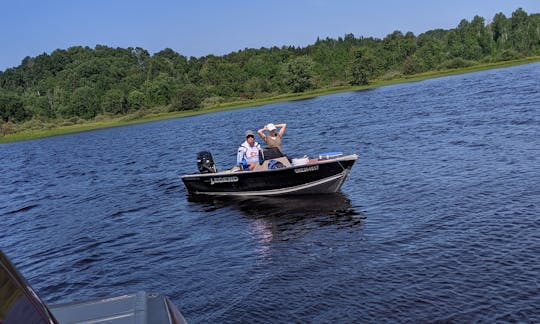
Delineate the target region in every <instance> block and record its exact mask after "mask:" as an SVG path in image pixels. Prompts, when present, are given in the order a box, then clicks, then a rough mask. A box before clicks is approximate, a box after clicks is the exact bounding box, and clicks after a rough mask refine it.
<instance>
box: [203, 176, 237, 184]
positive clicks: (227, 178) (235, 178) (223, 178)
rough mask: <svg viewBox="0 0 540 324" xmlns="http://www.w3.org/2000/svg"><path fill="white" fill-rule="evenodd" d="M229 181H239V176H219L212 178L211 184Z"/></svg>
mask: <svg viewBox="0 0 540 324" xmlns="http://www.w3.org/2000/svg"><path fill="white" fill-rule="evenodd" d="M227 182H238V177H219V178H210V184H211V185H213V184H214V183H227Z"/></svg>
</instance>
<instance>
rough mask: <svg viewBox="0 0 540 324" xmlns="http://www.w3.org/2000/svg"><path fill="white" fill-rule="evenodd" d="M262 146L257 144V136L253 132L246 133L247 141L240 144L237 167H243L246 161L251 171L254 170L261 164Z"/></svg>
mask: <svg viewBox="0 0 540 324" xmlns="http://www.w3.org/2000/svg"><path fill="white" fill-rule="evenodd" d="M260 149H261V146H260V145H259V143H257V142H255V135H254V134H253V132H252V131H251V130H248V131H246V140H245V141H244V143H242V144H240V147H239V148H238V154H237V155H236V165H238V166H239V167H242V165H243V164H244V163H243V162H244V161H245V162H246V164H247V166H248V167H249V170H253V168H255V166H256V165H257V164H258V163H259V150H260Z"/></svg>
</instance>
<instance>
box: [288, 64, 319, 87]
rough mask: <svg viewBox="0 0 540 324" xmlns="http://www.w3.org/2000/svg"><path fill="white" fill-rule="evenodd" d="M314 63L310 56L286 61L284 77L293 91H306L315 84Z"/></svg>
mask: <svg viewBox="0 0 540 324" xmlns="http://www.w3.org/2000/svg"><path fill="white" fill-rule="evenodd" d="M313 65H314V63H313V60H312V59H311V58H310V57H308V56H299V57H296V58H294V59H292V60H291V61H290V62H288V63H286V65H285V71H284V79H285V83H286V84H287V86H288V87H289V88H290V89H291V90H292V91H293V92H296V93H298V92H304V91H306V90H309V89H312V88H313V87H314V86H315V83H314V75H313Z"/></svg>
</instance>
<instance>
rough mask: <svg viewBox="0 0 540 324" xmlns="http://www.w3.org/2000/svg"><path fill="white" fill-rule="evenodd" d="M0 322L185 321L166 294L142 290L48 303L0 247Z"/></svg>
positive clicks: (173, 323)
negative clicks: (86, 299)
mask: <svg viewBox="0 0 540 324" xmlns="http://www.w3.org/2000/svg"><path fill="white" fill-rule="evenodd" d="M0 323H5V324H10V323H15V324H18V323H40V324H41V323H43V324H56V323H60V324H61V323H109V324H111V323H112V324H115V323H118V324H121V323H122V324H123V323H136V324H139V323H140V324H147V323H163V324H184V323H186V320H185V319H184V317H183V315H182V313H180V311H179V310H178V308H176V306H175V305H173V304H172V303H171V301H170V300H169V298H167V297H166V296H164V295H161V294H158V293H147V292H144V291H141V292H138V293H133V294H126V295H121V296H115V297H108V298H103V299H98V300H91V301H83V302H74V303H69V304H63V305H56V306H47V305H46V304H45V303H44V302H43V301H42V300H41V299H40V298H39V297H38V295H37V294H36V293H35V291H34V290H33V289H32V288H31V287H30V285H29V284H28V283H27V282H26V280H25V279H24V277H23V276H22V275H21V273H20V272H19V271H18V270H17V269H16V268H15V266H14V265H13V263H11V261H10V260H9V259H8V257H7V256H6V255H5V254H4V252H3V251H2V250H0Z"/></svg>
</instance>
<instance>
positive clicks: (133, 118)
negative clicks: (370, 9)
mask: <svg viewBox="0 0 540 324" xmlns="http://www.w3.org/2000/svg"><path fill="white" fill-rule="evenodd" d="M535 62H540V56H531V57H527V58H523V59H519V60H512V61H502V62H496V63H483V64H478V65H474V66H470V67H465V68H459V69H449V70H440V71H429V72H424V73H419V74H414V75H410V76H405V75H402V76H400V77H399V78H394V79H388V80H379V79H377V80H374V81H373V82H372V83H370V84H368V85H365V86H349V85H347V86H337V87H328V88H321V89H316V90H312V91H308V92H304V93H299V94H295V93H288V94H282V95H279V96H275V97H271V98H265V99H253V100H245V101H235V102H228V103H223V104H219V105H216V106H212V107H206V108H201V109H197V110H190V111H180V112H169V113H150V114H148V115H143V116H140V117H138V116H137V113H134V114H130V115H124V116H121V117H116V118H112V119H109V120H102V121H90V122H88V123H83V124H74V125H69V126H58V127H53V128H50V129H36V130H28V131H22V132H18V133H14V134H8V135H0V144H1V143H11V142H18V141H24V140H33V139H39V138H45V137H52V136H58V135H65V134H72V133H81V132H86V131H91V130H98V129H104V128H112V127H121V126H128V125H133V124H140V123H146V122H152V121H159V120H165V119H172V118H184V117H191V116H196V115H202V114H209V113H215V112H220V111H226V110H233V109H244V108H249V107H259V106H263V105H268V104H273V103H279V102H286V101H294V100H303V99H310V98H315V97H319V96H325V95H331V94H336V93H343V92H353V91H362V90H369V89H374V88H379V87H384V86H389V85H394V84H400V83H408V82H417V81H423V80H427V79H434V78H440V77H446V76H452V75H459V74H466V73H473V72H478V71H484V70H491V69H498V68H506V67H511V66H517V65H524V64H530V63H535Z"/></svg>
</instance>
